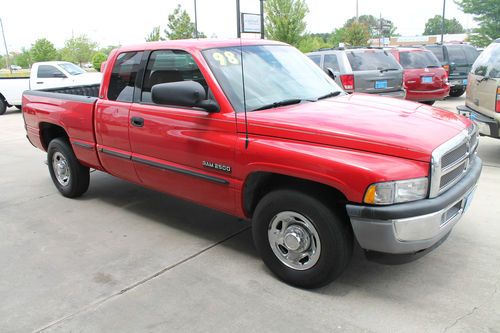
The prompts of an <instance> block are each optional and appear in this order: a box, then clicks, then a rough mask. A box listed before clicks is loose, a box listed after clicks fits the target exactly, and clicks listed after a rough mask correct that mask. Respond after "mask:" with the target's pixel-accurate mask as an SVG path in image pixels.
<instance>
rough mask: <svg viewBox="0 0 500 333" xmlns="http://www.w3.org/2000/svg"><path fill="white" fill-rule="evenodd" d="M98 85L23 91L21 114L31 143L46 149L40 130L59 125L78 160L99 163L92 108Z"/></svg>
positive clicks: (93, 165)
mask: <svg viewBox="0 0 500 333" xmlns="http://www.w3.org/2000/svg"><path fill="white" fill-rule="evenodd" d="M99 86H100V85H99V84H95V85H88V86H73V87H63V88H51V89H44V90H28V91H25V92H24V93H23V115H24V119H25V122H26V131H27V132H28V138H29V140H30V142H31V143H32V144H33V145H34V146H36V147H38V148H40V149H43V150H47V142H44V141H43V139H41V138H42V137H43V135H42V133H43V131H45V130H47V129H48V128H50V127H52V126H54V125H58V126H61V127H62V128H64V130H65V131H66V134H67V135H68V137H69V140H70V142H71V145H72V146H73V149H74V151H75V154H76V155H77V157H78V159H79V160H80V161H81V162H82V163H84V164H87V165H88V166H92V167H95V166H98V165H99V163H98V158H97V154H96V149H95V144H96V142H95V137H94V107H95V103H96V101H97V96H98V94H99Z"/></svg>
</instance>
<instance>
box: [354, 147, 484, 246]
mask: <svg viewBox="0 0 500 333" xmlns="http://www.w3.org/2000/svg"><path fill="white" fill-rule="evenodd" d="M481 169H482V162H481V159H480V158H479V157H477V156H474V159H473V161H472V163H471V166H470V167H469V170H468V172H467V175H465V176H464V177H463V178H462V179H461V180H460V182H458V183H457V184H455V185H454V186H453V187H452V188H450V189H449V190H448V191H446V192H444V193H443V194H441V195H440V196H438V197H435V198H432V199H424V200H418V201H413V202H408V203H402V204H396V205H389V206H360V205H353V204H348V205H346V209H347V213H348V215H349V217H350V219H351V224H352V228H353V230H354V234H355V235H356V238H357V240H358V242H359V244H360V246H361V247H362V248H363V249H365V250H369V251H376V252H382V253H391V254H411V253H416V252H419V251H422V250H425V249H428V248H431V247H432V246H433V245H435V244H436V243H438V242H439V241H440V240H441V239H442V238H444V237H446V235H448V234H449V232H450V231H451V229H452V228H453V226H454V225H455V224H456V223H457V222H458V221H459V220H460V218H461V217H462V216H463V214H464V212H465V211H466V210H467V208H468V206H469V204H470V202H471V199H472V196H473V193H474V190H475V189H476V184H477V181H478V179H479V176H480V174H481Z"/></svg>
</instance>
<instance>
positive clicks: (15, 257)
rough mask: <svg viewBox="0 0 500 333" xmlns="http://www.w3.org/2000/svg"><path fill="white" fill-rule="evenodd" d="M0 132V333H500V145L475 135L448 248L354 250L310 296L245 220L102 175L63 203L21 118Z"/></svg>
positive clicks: (1, 124)
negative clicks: (395, 259) (479, 165)
mask: <svg viewBox="0 0 500 333" xmlns="http://www.w3.org/2000/svg"><path fill="white" fill-rule="evenodd" d="M463 103H464V98H463V97H461V98H455V99H448V100H446V101H443V102H437V103H436V105H435V106H437V107H442V108H445V109H447V110H448V111H450V112H455V107H456V106H457V105H459V104H463ZM0 133H1V134H0V149H1V151H2V157H1V158H0V168H1V176H0V295H1V299H2V301H1V303H0V331H1V332H17V331H20V332H26V331H61V332H70V331H71V332H73V331H76V332H80V331H82V332H94V331H104V332H114V331H122V332H137V331H148V332H149V331H167V330H168V331H178V330H182V331H192V332H198V331H231V332H234V331H261V332H268V331H269V332H271V331H274V332H276V331H285V330H286V331H306V330H307V331H329V332H331V331H347V332H360V331H366V332H500V292H498V289H499V287H500V286H499V285H500V269H499V263H500V224H499V222H500V218H499V216H500V200H499V199H498V193H499V186H500V185H499V184H500V141H499V140H494V139H490V138H481V139H480V146H479V153H478V154H479V156H480V157H481V158H482V159H483V162H484V168H483V173H482V176H481V179H480V182H479V187H478V190H477V192H476V194H475V199H474V201H473V203H472V206H471V207H470V210H469V211H468V213H467V214H466V216H465V217H464V218H463V220H462V221H460V222H459V223H458V224H457V226H456V227H455V228H454V231H453V232H452V234H451V235H450V237H449V238H448V240H447V241H446V242H445V243H444V244H443V245H442V246H440V247H439V248H438V249H436V250H435V251H434V252H431V253H430V254H428V255H427V256H425V257H423V258H421V259H420V260H418V261H415V262H412V263H408V264H405V265H398V266H388V265H380V264H375V263H372V262H369V261H367V260H366V259H365V258H364V255H363V253H362V252H361V250H359V249H358V250H357V251H355V256H354V257H353V260H352V262H351V264H350V266H349V268H348V269H347V271H346V272H345V274H343V275H342V276H341V277H340V278H339V279H338V280H337V281H335V282H334V283H332V284H330V285H329V286H326V287H324V288H321V289H317V290H312V291H309V290H301V289H297V288H293V287H290V286H288V285H286V284H284V283H282V282H280V281H278V280H277V279H276V278H275V277H274V276H273V275H272V274H271V273H270V271H269V270H268V269H267V268H266V267H265V266H264V264H263V263H262V261H261V260H260V258H259V256H258V255H257V253H256V251H255V249H254V247H253V243H252V239H251V230H250V224H249V223H248V222H244V221H240V220H237V219H235V218H233V217H230V216H228V215H224V214H222V213H218V212H215V211H212V210H209V209H207V208H203V207H199V206H196V205H193V204H191V203H187V202H184V201H180V200H177V199H175V198H172V197H169V196H166V195H163V194H160V193H157V192H153V191H150V190H147V189H144V188H141V187H139V186H136V185H133V184H131V183H127V182H125V181H122V180H119V179H117V178H114V177H112V176H109V175H107V174H104V173H101V172H93V173H92V174H91V185H90V189H89V191H88V192H87V193H86V194H85V195H84V196H83V197H81V198H79V199H75V200H71V199H66V198H64V197H62V196H61V195H59V193H58V192H57V190H56V188H55V187H54V186H53V184H52V181H51V179H50V176H49V173H48V170H47V166H46V165H45V164H44V161H45V155H44V154H43V153H42V152H41V151H39V150H37V149H35V148H33V147H32V146H31V145H30V144H29V142H28V141H27V140H26V138H25V130H24V127H23V119H22V115H21V113H20V112H19V111H17V110H15V109H9V111H8V112H7V113H6V114H5V115H4V116H1V117H0Z"/></svg>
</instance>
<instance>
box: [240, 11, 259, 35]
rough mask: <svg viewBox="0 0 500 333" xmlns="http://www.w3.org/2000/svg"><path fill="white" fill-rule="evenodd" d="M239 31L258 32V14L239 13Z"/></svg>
mask: <svg viewBox="0 0 500 333" xmlns="http://www.w3.org/2000/svg"><path fill="white" fill-rule="evenodd" d="M241 23H242V27H241V32H247V33H260V29H261V26H260V15H259V14H249V13H241Z"/></svg>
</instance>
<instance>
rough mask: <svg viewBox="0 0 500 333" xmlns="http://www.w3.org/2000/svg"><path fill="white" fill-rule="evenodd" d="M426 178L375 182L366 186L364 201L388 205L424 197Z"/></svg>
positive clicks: (426, 184) (425, 193)
mask: <svg viewBox="0 0 500 333" xmlns="http://www.w3.org/2000/svg"><path fill="white" fill-rule="evenodd" d="M428 183H429V181H428V179H427V178H415V179H408V180H399V181H394V182H384V183H375V184H372V185H370V186H368V189H367V190H366V193H365V199H364V202H365V203H367V204H372V205H390V204H393V203H398V202H407V201H415V200H420V199H424V198H425V197H426V196H427V188H428Z"/></svg>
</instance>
